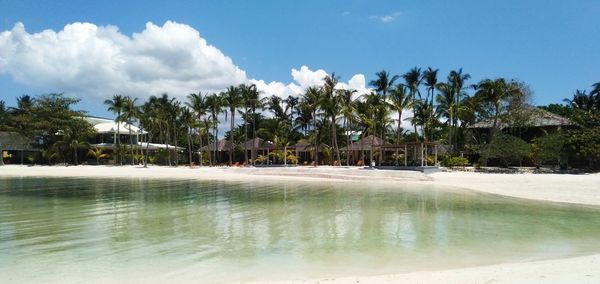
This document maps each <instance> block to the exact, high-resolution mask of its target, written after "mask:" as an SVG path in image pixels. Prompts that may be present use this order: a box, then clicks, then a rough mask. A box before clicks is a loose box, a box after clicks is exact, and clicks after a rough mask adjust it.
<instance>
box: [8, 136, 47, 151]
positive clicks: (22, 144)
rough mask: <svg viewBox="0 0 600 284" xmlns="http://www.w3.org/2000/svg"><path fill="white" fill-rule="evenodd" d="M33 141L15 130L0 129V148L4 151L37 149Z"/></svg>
mask: <svg viewBox="0 0 600 284" xmlns="http://www.w3.org/2000/svg"><path fill="white" fill-rule="evenodd" d="M33 144H34V143H33V141H32V140H31V139H29V138H27V137H25V136H23V135H21V134H19V133H17V132H1V131H0V150H4V151H39V149H37V148H35V147H34V146H33Z"/></svg>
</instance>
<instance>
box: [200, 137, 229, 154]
mask: <svg viewBox="0 0 600 284" xmlns="http://www.w3.org/2000/svg"><path fill="white" fill-rule="evenodd" d="M230 149H231V142H230V141H229V140H225V139H221V140H219V141H217V151H218V152H222V151H229V150H230ZM200 150H201V151H214V150H215V143H214V142H213V143H210V144H208V145H205V146H204V147H202V148H201V149H200Z"/></svg>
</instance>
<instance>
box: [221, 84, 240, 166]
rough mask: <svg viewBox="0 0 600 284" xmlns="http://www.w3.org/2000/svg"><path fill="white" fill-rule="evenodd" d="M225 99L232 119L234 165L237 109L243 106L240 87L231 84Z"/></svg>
mask: <svg viewBox="0 0 600 284" xmlns="http://www.w3.org/2000/svg"><path fill="white" fill-rule="evenodd" d="M223 100H224V103H225V106H226V107H228V108H229V113H230V115H231V117H230V119H231V121H230V126H231V127H230V131H229V141H230V143H231V145H230V149H229V165H233V148H234V147H233V145H234V142H233V138H234V135H233V128H234V127H235V111H236V109H237V108H238V107H240V106H242V94H241V92H240V88H238V87H236V86H229V88H227V90H226V91H225V93H224V96H223ZM225 120H227V113H225Z"/></svg>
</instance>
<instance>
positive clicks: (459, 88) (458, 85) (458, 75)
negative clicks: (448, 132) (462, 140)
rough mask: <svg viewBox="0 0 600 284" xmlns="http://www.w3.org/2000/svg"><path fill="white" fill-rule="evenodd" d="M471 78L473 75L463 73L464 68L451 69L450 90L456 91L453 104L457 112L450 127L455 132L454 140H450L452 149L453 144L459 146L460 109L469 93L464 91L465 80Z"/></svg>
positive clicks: (449, 77)
mask: <svg viewBox="0 0 600 284" xmlns="http://www.w3.org/2000/svg"><path fill="white" fill-rule="evenodd" d="M470 78H471V75H469V74H463V70H462V68H460V69H458V71H456V70H452V71H450V74H449V75H448V85H449V86H450V91H452V92H453V93H454V94H453V98H454V102H453V103H452V104H453V107H454V109H455V114H456V115H455V116H454V117H453V120H452V121H451V127H450V128H451V129H452V132H453V134H454V135H453V136H452V137H453V138H454V142H451V141H449V142H450V147H451V149H452V146H453V145H454V146H455V147H458V110H459V108H460V106H461V102H462V101H463V99H464V98H465V97H466V96H467V94H466V93H465V91H464V89H465V82H466V81H467V80H469V79H470Z"/></svg>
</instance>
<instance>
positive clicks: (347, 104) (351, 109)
mask: <svg viewBox="0 0 600 284" xmlns="http://www.w3.org/2000/svg"><path fill="white" fill-rule="evenodd" d="M356 92H357V91H356V90H338V97H339V104H340V105H339V106H340V113H341V114H342V117H343V118H344V122H343V127H344V130H345V131H346V147H348V146H349V145H350V140H351V139H350V129H351V128H352V123H353V122H354V121H355V116H354V113H355V112H356V105H355V104H354V100H353V99H352V96H353V95H354V94H355V93H356ZM348 153H349V151H346V166H350V156H349V155H348Z"/></svg>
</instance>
